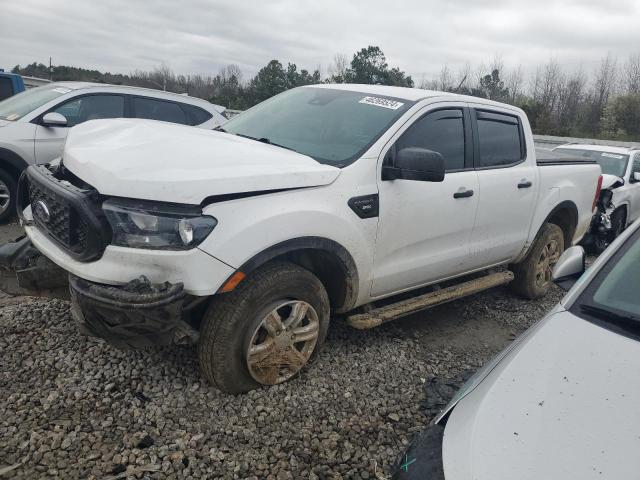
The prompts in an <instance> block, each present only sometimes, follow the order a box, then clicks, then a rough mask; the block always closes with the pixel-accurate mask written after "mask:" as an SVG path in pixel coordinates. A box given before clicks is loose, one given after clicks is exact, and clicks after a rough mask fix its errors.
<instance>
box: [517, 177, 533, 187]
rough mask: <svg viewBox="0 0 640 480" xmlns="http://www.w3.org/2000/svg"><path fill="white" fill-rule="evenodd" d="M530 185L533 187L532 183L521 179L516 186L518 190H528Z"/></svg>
mask: <svg viewBox="0 0 640 480" xmlns="http://www.w3.org/2000/svg"><path fill="white" fill-rule="evenodd" d="M531 185H533V183H531V182H530V181H529V180H525V179H524V178H523V179H522V180H520V183H519V184H518V188H529V187H530V186H531Z"/></svg>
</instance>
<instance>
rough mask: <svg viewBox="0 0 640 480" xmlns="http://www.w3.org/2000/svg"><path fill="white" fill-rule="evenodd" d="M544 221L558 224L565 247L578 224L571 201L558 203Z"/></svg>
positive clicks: (571, 240) (570, 240)
mask: <svg viewBox="0 0 640 480" xmlns="http://www.w3.org/2000/svg"><path fill="white" fill-rule="evenodd" d="M544 223H554V224H556V225H558V226H559V227H560V228H561V229H562V233H563V234H564V244H565V247H570V246H571V244H572V242H573V235H574V234H575V233H576V228H577V226H578V213H577V209H576V207H575V205H574V204H573V203H571V202H565V203H564V204H560V205H558V206H557V207H556V208H555V209H554V210H553V211H552V212H551V213H550V214H549V216H548V217H547V219H546V220H545V222H544ZM544 223H543V225H544Z"/></svg>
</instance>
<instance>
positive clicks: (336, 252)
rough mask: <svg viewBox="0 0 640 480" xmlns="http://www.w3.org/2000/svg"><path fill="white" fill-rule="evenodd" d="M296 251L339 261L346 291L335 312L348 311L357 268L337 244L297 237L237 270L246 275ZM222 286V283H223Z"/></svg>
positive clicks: (354, 292) (355, 293) (354, 294)
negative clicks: (316, 252)
mask: <svg viewBox="0 0 640 480" xmlns="http://www.w3.org/2000/svg"><path fill="white" fill-rule="evenodd" d="M298 250H320V251H324V252H328V253H330V254H331V255H333V256H334V257H336V258H337V259H338V260H339V264H340V266H341V270H342V273H343V275H344V276H345V279H346V286H347V291H346V293H345V297H344V301H343V302H342V303H343V304H342V305H338V306H336V310H337V311H341V312H343V311H348V310H350V309H351V308H353V305H354V303H355V301H356V298H357V297H358V288H359V277H358V268H357V266H356V263H355V261H354V260H353V257H352V256H351V254H350V253H349V251H348V250H347V249H346V248H344V247H343V246H342V245H340V244H339V243H338V242H335V241H333V240H329V239H328V238H323V237H298V238H292V239H290V240H285V241H284V242H280V243H277V244H275V245H272V246H271V247H269V248H267V249H265V250H263V251H262V252H260V253H258V254H257V255H255V256H254V257H253V258H251V259H249V260H247V261H246V262H245V263H243V264H242V266H241V267H240V268H239V269H238V270H239V271H241V272H242V273H244V274H245V275H248V274H249V273H251V272H252V271H254V270H255V269H257V268H258V267H260V266H261V265H264V264H265V263H267V262H268V261H270V260H273V259H274V258H276V257H279V256H281V255H284V254H287V253H292V252H295V251H298ZM223 284H224V283H223Z"/></svg>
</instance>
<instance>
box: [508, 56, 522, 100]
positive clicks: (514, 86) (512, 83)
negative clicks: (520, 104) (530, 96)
mask: <svg viewBox="0 0 640 480" xmlns="http://www.w3.org/2000/svg"><path fill="white" fill-rule="evenodd" d="M523 79H524V72H523V71H522V64H518V66H517V67H516V68H514V69H513V70H511V72H509V75H507V81H506V87H507V89H508V90H509V101H510V102H511V103H515V102H516V100H517V99H518V96H519V95H520V94H521V93H522V85H523Z"/></svg>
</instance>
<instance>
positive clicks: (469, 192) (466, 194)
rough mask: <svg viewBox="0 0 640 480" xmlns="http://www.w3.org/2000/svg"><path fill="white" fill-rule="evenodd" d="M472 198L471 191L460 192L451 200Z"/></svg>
mask: <svg viewBox="0 0 640 480" xmlns="http://www.w3.org/2000/svg"><path fill="white" fill-rule="evenodd" d="M467 197H473V190H460V191H457V192H456V193H454V194H453V198H467Z"/></svg>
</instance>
